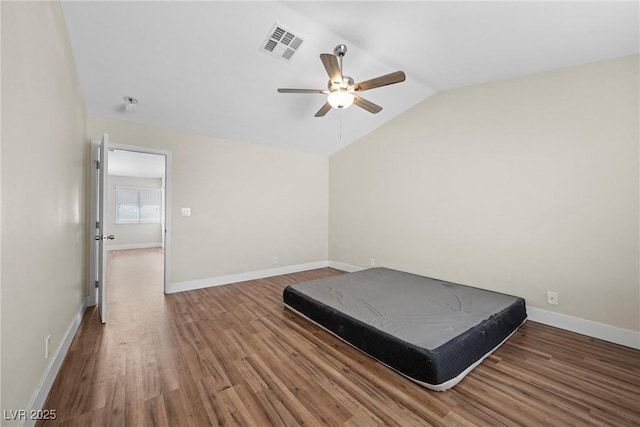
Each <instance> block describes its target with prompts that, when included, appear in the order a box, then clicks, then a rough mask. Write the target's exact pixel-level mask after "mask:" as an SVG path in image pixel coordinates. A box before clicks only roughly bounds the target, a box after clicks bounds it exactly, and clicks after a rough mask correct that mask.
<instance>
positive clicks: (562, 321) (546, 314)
mask: <svg viewBox="0 0 640 427" xmlns="http://www.w3.org/2000/svg"><path fill="white" fill-rule="evenodd" d="M329 267H333V268H337V269H338V270H342V271H347V272H349V273H352V272H354V271H361V270H365V267H358V266H356V265H351V264H345V263H342V262H337V261H329ZM527 318H528V319H529V320H531V321H533V322H538V323H542V324H545V325H549V326H553V327H556V328H560V329H564V330H566V331H571V332H576V333H578V334H582V335H586V336H588V337H592V338H598V339H601V340H604V341H608V342H612V343H615V344H620V345H624V346H627V347H631V348H637V349H640V332H635V331H631V330H629V329H622V328H618V327H615V326H610V325H605V324H604V323H598V322H593V321H591V320H586V319H580V318H578V317H573V316H568V315H566V314H560V313H555V312H553V311H548V310H543V309H541V308H536V307H531V306H527Z"/></svg>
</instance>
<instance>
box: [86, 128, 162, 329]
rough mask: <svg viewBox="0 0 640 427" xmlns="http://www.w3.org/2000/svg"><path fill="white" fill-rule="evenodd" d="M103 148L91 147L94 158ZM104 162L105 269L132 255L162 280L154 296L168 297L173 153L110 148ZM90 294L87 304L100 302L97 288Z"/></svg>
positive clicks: (98, 146) (114, 145) (143, 267)
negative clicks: (113, 261)
mask: <svg viewBox="0 0 640 427" xmlns="http://www.w3.org/2000/svg"><path fill="white" fill-rule="evenodd" d="M105 137H106V135H105ZM102 143H104V139H103V141H102ZM102 143H101V142H97V141H96V142H92V157H93V151H94V150H95V151H99V149H100V146H101V144H102ZM103 157H105V160H107V159H108V161H107V162H104V163H106V164H107V167H106V170H107V171H106V172H107V173H106V175H107V176H106V177H105V178H106V179H104V184H103V185H102V188H101V189H99V191H102V192H104V194H105V196H106V201H105V208H106V211H105V212H104V221H103V222H104V227H105V230H106V231H104V232H103V234H104V235H107V236H108V237H109V239H110V240H108V241H106V240H105V241H104V242H103V243H104V250H105V252H106V253H107V254H108V256H106V257H105V263H106V265H105V266H104V270H105V271H107V272H108V271H109V270H110V266H109V263H110V261H112V260H116V259H122V256H126V255H132V256H133V259H135V260H136V261H135V262H134V264H140V263H145V262H148V263H149V265H147V266H144V265H140V268H141V269H142V270H144V269H145V267H146V268H151V269H155V271H159V275H160V276H161V277H160V279H159V280H155V281H154V282H156V283H157V285H154V286H155V288H154V289H152V291H153V292H154V293H165V292H166V290H167V287H168V285H169V283H170V268H169V266H170V263H169V260H170V257H171V233H170V230H171V227H170V224H171V215H170V213H171V209H170V206H171V153H170V152H168V151H164V150H156V149H150V148H144V147H136V146H129V145H122V144H108V154H107V155H106V156H103ZM98 163H99V162H98ZM92 203H93V202H92ZM96 227H97V224H96ZM111 239H113V240H111ZM145 260H146V261H145ZM115 265H116V266H117V265H120V264H119V263H116V264H115ZM158 266H160V268H159V269H158ZM129 271H130V272H131V270H129ZM134 274H135V273H134ZM105 278H106V276H105ZM97 284H98V282H96V285H97ZM114 284H115V283H114ZM101 285H102V287H103V288H104V289H105V290H106V289H107V288H109V285H108V280H103V281H102V282H101ZM90 289H91V291H90V295H89V305H92V303H94V304H95V303H98V296H99V293H98V292H97V289H96V288H94V287H93V286H92V287H91V288H90ZM113 290H115V289H113ZM106 295H107V297H108V299H109V300H112V299H113V298H109V293H108V292H106ZM115 296H116V295H113V296H112V297H115ZM105 302H106V301H105ZM104 314H105V318H106V313H104ZM103 322H104V319H103Z"/></svg>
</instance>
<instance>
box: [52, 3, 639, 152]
mask: <svg viewBox="0 0 640 427" xmlns="http://www.w3.org/2000/svg"><path fill="white" fill-rule="evenodd" d="M63 12H64V16H65V20H66V24H67V28H68V32H69V37H70V40H71V45H72V49H73V54H74V57H75V61H76V65H77V69H78V73H79V78H80V82H81V85H82V90H83V93H84V97H85V104H86V107H87V111H88V114H91V115H98V116H104V117H109V118H114V119H120V120H127V121H132V122H136V123H142V124H147V125H152V126H159V127H164V128H170V129H175V130H179V131H185V132H192V133H199V134H204V135H210V136H215V137H220V138H225V139H231V140H237V141H244V142H249V143H255V144H265V145H271V146H275V147H281V148H286V149H293V150H302V151H307V152H312V153H319V154H331V153H334V152H336V151H338V150H340V149H341V148H343V147H345V146H347V145H348V144H350V143H352V142H353V141H355V140H357V139H358V138H360V137H362V136H364V135H366V134H367V133H369V132H371V131H372V130H374V129H375V128H377V127H379V126H381V125H382V124H384V123H385V122H387V121H389V120H391V119H393V118H394V117H395V116H397V115H399V114H401V113H402V112H403V111H405V110H407V109H409V108H411V107H412V106H413V105H415V104H417V103H418V102H420V101H422V100H424V99H426V98H427V97H429V96H431V95H432V94H434V93H435V92H437V91H442V90H448V89H453V88H458V87H463V86H467V85H473V84H478V83H483V82H488V81H493V80H499V79H507V78H513V77H518V76H522V75H526V74H532V73H538V72H542V71H547V70H552V69H558V68H564V67H569V66H574V65H578V64H583V63H589V62H595V61H601V60H606V59H611V58H615V57H621V56H627V55H633V54H638V53H639V31H640V25H639V13H640V12H639V4H638V2H442V1H438V2H417V1H413V2H401V1H376V2H365V1H355V2H307V1H304V2H302V1H301V2H274V1H259V2H244V1H240V2H223V1H211V2H183V1H173V2H127V1H113V2H63ZM276 23H278V24H279V25H281V26H283V27H285V28H286V29H288V30H290V31H291V32H293V33H295V34H296V35H297V36H299V37H300V38H302V39H303V40H304V41H303V43H302V44H301V45H300V47H299V48H298V50H297V51H296V52H295V54H294V55H293V56H292V58H291V60H289V61H286V60H283V59H281V58H275V57H273V56H270V55H268V54H266V53H264V52H262V51H261V50H260V48H261V47H262V45H263V43H264V42H265V40H266V39H267V38H268V36H269V33H270V31H271V29H272V28H273V26H274V24H276ZM340 43H344V44H346V45H347V46H348V52H347V55H346V56H345V58H344V71H345V74H348V75H350V76H352V77H353V78H354V79H355V80H356V81H362V80H366V79H369V78H372V77H375V76H378V75H382V74H387V73H390V72H393V71H396V70H403V71H405V73H406V75H407V80H406V81H405V82H403V83H399V84H395V85H391V86H385V87H382V88H377V89H373V90H371V91H368V92H366V93H363V96H364V97H365V98H366V99H368V100H370V101H372V102H375V103H376V104H379V105H381V106H382V107H384V109H383V110H382V111H381V112H380V113H378V114H375V115H374V114H371V113H369V112H367V111H365V110H363V109H361V108H358V107H356V106H353V107H350V108H349V109H346V110H341V111H340V110H331V111H329V113H328V114H327V115H326V116H325V117H323V118H315V117H314V113H315V112H316V111H317V110H318V109H319V108H320V107H321V106H322V105H323V103H324V102H325V96H324V95H321V94H279V93H277V92H276V89H277V88H279V87H287V88H312V89H325V88H326V85H327V80H328V78H327V73H326V71H325V70H324V68H323V66H322V63H321V62H320V59H319V54H320V53H332V51H333V48H334V47H335V46H336V45H337V44H340ZM124 96H132V97H135V98H137V99H138V100H139V103H138V104H137V107H138V108H137V111H136V112H135V113H133V114H128V113H126V112H125V111H124V101H123V99H122V98H123V97H124ZM121 142H123V143H124V141H121ZM126 143H133V142H132V141H126Z"/></svg>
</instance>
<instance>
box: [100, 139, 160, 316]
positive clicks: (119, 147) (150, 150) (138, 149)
mask: <svg viewBox="0 0 640 427" xmlns="http://www.w3.org/2000/svg"><path fill="white" fill-rule="evenodd" d="M99 145H100V141H91V158H92V160H93V158H94V146H95V147H96V148H95V150H96V154H95V155H96V156H97V147H98V146H99ZM109 148H110V149H115V150H123V151H132V152H135V153H143V154H157V155H160V156H164V158H165V163H164V228H165V235H164V292H165V293H167V292H168V290H169V286H170V284H171V262H170V260H171V151H167V150H158V149H155V148H148V147H138V146H134V145H126V144H114V143H110V144H109ZM91 209H95V207H94V202H93V201H91ZM94 225H95V224H89V226H90V227H89V229H90V230H92V233H93V230H94V227H93V226H94ZM90 277H91V280H90V283H89V299H88V301H89V305H96V304H97V297H98V296H97V292H96V290H95V286H94V280H95V279H93V275H92V274H90Z"/></svg>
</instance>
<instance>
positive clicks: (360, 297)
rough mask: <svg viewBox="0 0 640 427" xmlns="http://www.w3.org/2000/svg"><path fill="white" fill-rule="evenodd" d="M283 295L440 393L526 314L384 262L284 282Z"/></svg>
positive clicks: (499, 299) (519, 305) (482, 293)
mask: <svg viewBox="0 0 640 427" xmlns="http://www.w3.org/2000/svg"><path fill="white" fill-rule="evenodd" d="M283 298H284V303H285V305H286V307H287V308H290V309H292V310H293V311H295V312H297V313H299V314H301V315H303V316H305V317H307V318H308V319H310V320H312V321H313V322H315V323H317V324H318V325H320V326H321V327H323V328H325V329H327V330H328V331H329V332H331V333H333V334H334V335H336V336H337V337H339V338H341V339H342V340H344V341H345V342H347V343H348V344H351V345H352V346H354V347H356V348H357V349H359V350H361V351H363V352H364V353H366V354H368V355H369V356H371V357H373V358H375V359H377V360H378V361H380V362H382V363H384V364H385V365H387V366H389V367H391V368H392V369H395V370H396V371H398V372H399V373H401V374H403V375H405V376H407V377H408V378H410V379H412V380H414V381H416V382H418V383H420V384H422V385H424V386H425V387H428V388H430V389H432V390H439V391H441V390H446V389H447V388H450V387H452V386H454V385H455V384H457V383H458V382H459V381H460V380H461V379H462V378H463V377H464V376H465V375H466V374H467V373H468V372H469V371H471V369H473V367H475V366H476V365H477V364H479V363H480V362H481V361H482V360H483V359H484V358H485V357H487V356H488V355H489V354H490V353H491V352H492V351H493V350H495V349H496V348H497V347H499V346H500V344H502V343H503V342H504V341H505V340H506V339H507V338H508V337H509V336H510V335H511V334H512V333H514V332H515V330H516V329H518V327H519V326H520V325H521V324H522V323H523V322H524V321H525V320H526V318H527V313H526V309H525V303H524V300H523V299H522V298H519V297H515V296H511V295H505V294H501V293H498V292H492V291H487V290H483V289H478V288H473V287H470V286H465V285H459V284H455V283H449V282H445V281H442V280H436V279H431V278H427V277H422V276H417V275H414V274H410V273H404V272H400V271H395V270H390V269H386V268H373V269H369V270H363V271H359V272H356V273H347V274H343V275H339V276H334V277H329V278H326V279H319V280H313V281H310V282H305V283H299V284H296V285H291V286H288V287H287V288H286V289H285V290H284V294H283Z"/></svg>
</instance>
